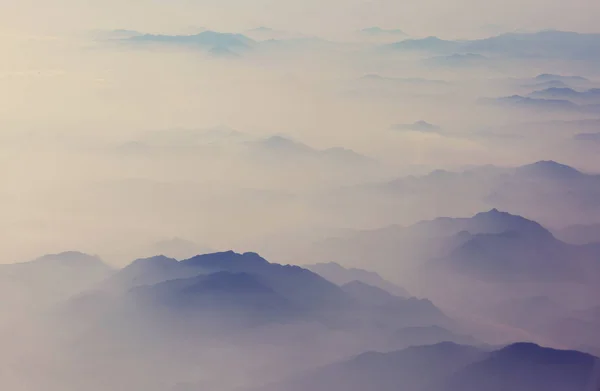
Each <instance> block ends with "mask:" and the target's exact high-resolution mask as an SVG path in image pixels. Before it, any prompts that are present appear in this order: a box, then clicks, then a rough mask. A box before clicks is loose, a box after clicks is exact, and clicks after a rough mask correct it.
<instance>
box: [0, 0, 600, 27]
mask: <svg viewBox="0 0 600 391" xmlns="http://www.w3.org/2000/svg"><path fill="white" fill-rule="evenodd" d="M0 4H1V8H2V12H1V13H0V21H1V22H2V26H3V30H5V31H6V30H17V31H30V32H32V33H34V32H37V33H50V32H56V31H60V30H65V29H75V30H80V31H81V30H88V29H96V28H100V29H103V28H108V29H110V28H124V29H139V30H148V31H154V32H160V31H182V30H183V31H185V29H189V28H195V27H206V28H210V29H215V30H222V31H242V30H245V29H248V28H252V27H256V26H261V25H267V26H272V27H276V28H280V29H287V30H289V29H293V30H299V31H303V32H314V33H326V34H333V33H340V32H343V31H351V30H356V29H359V28H362V27H368V26H373V25H378V26H382V27H387V28H392V27H394V28H400V29H403V30H406V31H407V32H409V33H411V34H413V35H416V36H422V35H443V36H464V35H470V34H480V29H481V28H482V27H485V26H486V25H490V24H493V25H499V26H503V27H505V28H506V29H509V30H510V29H548V28H555V29H563V30H572V31H581V32H592V31H596V32H598V28H597V19H598V17H599V16H600V2H598V1H596V0H572V1H566V0H503V1H498V0H492V1H483V0H454V1H447V0H421V1H406V0H404V1H397V0H370V1H364V0H326V1H317V0H304V1H289V0H255V1H246V0H243V1H242V0H219V1H216V0H171V1H165V0H163V1H158V0H128V1H118V0H104V1H100V0H86V1H83V0H55V1H43V0H2V2H0Z"/></svg>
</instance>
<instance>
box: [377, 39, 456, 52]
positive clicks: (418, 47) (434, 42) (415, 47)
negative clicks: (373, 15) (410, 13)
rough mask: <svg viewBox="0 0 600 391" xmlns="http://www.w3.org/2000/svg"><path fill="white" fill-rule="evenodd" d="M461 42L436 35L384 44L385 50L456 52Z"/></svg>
mask: <svg viewBox="0 0 600 391" xmlns="http://www.w3.org/2000/svg"><path fill="white" fill-rule="evenodd" d="M462 45H463V43H461V42H456V41H446V40H443V39H440V38H438V37H427V38H421V39H407V40H404V41H400V42H396V43H392V44H388V45H384V47H383V48H384V49H386V50H394V51H417V52H433V53H448V54H451V53H452V52H456V51H457V50H458V49H460V48H461V46H462Z"/></svg>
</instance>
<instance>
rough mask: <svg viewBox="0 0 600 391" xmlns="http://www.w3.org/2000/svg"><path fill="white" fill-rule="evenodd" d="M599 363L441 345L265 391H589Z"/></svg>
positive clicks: (366, 357) (369, 358)
mask: <svg viewBox="0 0 600 391" xmlns="http://www.w3.org/2000/svg"><path fill="white" fill-rule="evenodd" d="M597 365H598V358H596V357H594V356H591V355H588V354H584V353H580V352H577V351H564V350H553V349H548V348H542V347H540V346H537V345H534V344H527V343H518V344H514V345H510V346H507V347H505V348H503V349H500V350H497V351H493V352H487V351H484V350H479V349H476V348H472V347H468V346H461V345H455V344H452V343H441V344H438V345H431V346H421V347H412V348H408V349H405V350H401V351H398V352H392V353H365V354H363V355H360V356H358V357H356V358H354V359H352V360H349V361H345V362H342V363H338V364H334V365H331V366H328V367H324V368H321V369H318V370H316V371H314V372H309V373H307V374H305V375H304V376H298V377H296V378H293V379H290V380H288V381H284V382H282V383H280V384H274V385H271V386H267V387H265V388H263V389H264V390H273V391H279V390H281V391H283V390H285V391H295V390H298V391H300V390H307V389H310V390H315V391H319V390H328V391H330V390H364V389H369V390H373V391H386V390H397V389H399V388H400V389H402V390H405V391H413V390H415V391H421V390H426V391H456V390H465V391H476V390H509V389H510V390H518V391H546V390H555V391H564V390H567V389H568V390H573V391H588V390H590V389H593V388H590V385H595V383H594V381H597V376H598V374H597V373H595V369H596V366H597Z"/></svg>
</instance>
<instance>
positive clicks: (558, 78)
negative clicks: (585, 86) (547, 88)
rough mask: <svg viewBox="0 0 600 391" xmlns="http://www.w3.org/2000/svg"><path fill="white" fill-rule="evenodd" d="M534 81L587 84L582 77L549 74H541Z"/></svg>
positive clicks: (586, 80)
mask: <svg viewBox="0 0 600 391" xmlns="http://www.w3.org/2000/svg"><path fill="white" fill-rule="evenodd" d="M535 80H536V81H539V82H550V81H560V82H563V83H569V82H576V83H581V82H584V83H587V82H589V80H588V79H586V78H585V77H582V76H565V75H555V74H551V73H542V74H539V75H537V76H536V77H535Z"/></svg>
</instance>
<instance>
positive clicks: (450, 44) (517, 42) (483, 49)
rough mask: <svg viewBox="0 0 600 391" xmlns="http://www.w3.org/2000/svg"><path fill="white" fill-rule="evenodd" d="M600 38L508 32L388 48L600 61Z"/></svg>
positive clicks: (408, 42) (551, 32) (552, 32)
mask: <svg viewBox="0 0 600 391" xmlns="http://www.w3.org/2000/svg"><path fill="white" fill-rule="evenodd" d="M599 38H600V34H580V33H575V32H566V31H555V30H548V31H540V32H533V33H531V32H523V33H520V32H517V33H505V34H500V35H497V36H493V37H489V38H484V39H476V40H470V41H446V40H442V39H440V38H437V37H427V38H423V39H413V40H406V41H403V42H398V43H395V44H392V45H387V46H386V48H387V49H391V50H401V51H426V52H432V53H438V54H451V53H475V54H482V55H486V54H493V55H497V56H504V57H513V58H560V59H565V60H586V61H595V60H597V59H598V58H599V55H598V53H600V39H599ZM552 76H553V75H552ZM550 78H551V77H547V78H544V77H542V78H540V82H541V81H547V80H549V79H550ZM555 80H556V78H555Z"/></svg>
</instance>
